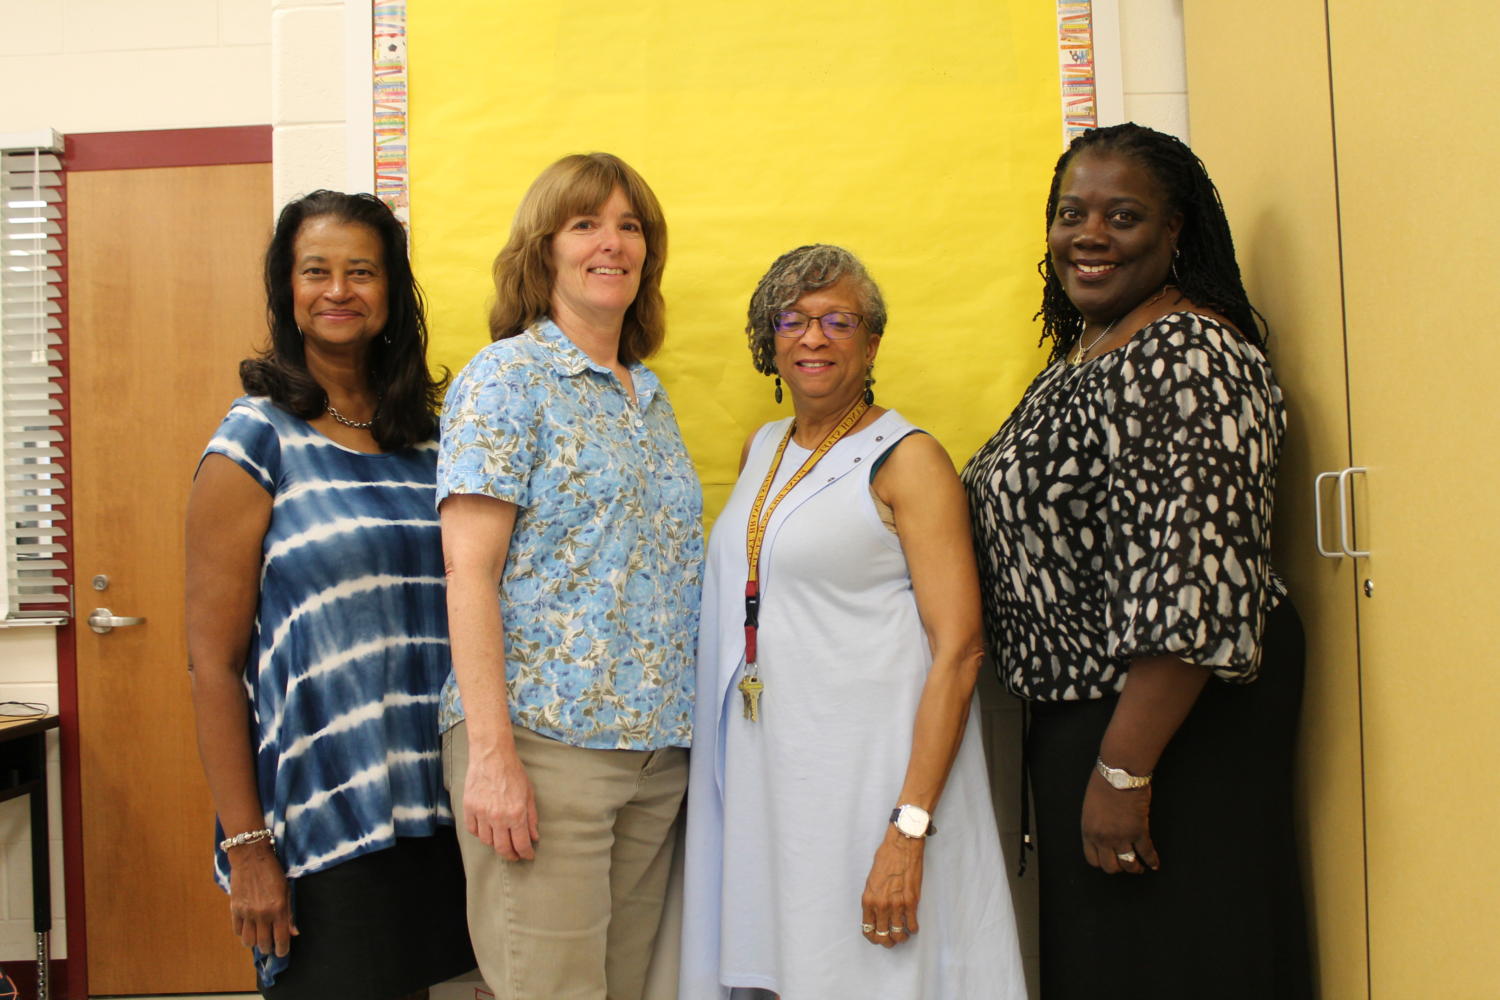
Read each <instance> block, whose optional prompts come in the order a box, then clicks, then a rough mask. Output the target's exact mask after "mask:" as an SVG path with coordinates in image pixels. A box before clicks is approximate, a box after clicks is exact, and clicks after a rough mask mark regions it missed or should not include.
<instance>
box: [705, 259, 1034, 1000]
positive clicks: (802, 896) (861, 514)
mask: <svg viewBox="0 0 1500 1000" xmlns="http://www.w3.org/2000/svg"><path fill="white" fill-rule="evenodd" d="M884 328H885V306H884V303H883V301H882V299H881V296H880V292H879V289H878V288H877V287H876V286H875V284H874V282H873V281H871V280H870V277H869V275H868V274H867V273H866V272H865V269H864V268H863V266H862V265H861V264H860V263H859V261H858V260H857V259H856V258H854V256H853V255H852V254H850V253H849V252H848V251H846V250H842V249H840V248H838V247H830V246H811V247H801V248H799V249H797V250H794V251H792V252H790V253H788V254H785V255H783V256H782V257H781V258H780V259H778V260H777V261H776V263H775V264H773V265H772V267H771V270H770V271H769V272H768V273H767V274H766V276H765V277H764V278H763V279H762V280H761V282H760V285H759V287H758V288H757V289H756V292H755V295H754V297H753V298H752V300H751V305H750V323H749V326H748V327H747V330H748V332H749V334H750V342H751V353H752V355H753V357H754V359H755V364H756V367H757V369H758V370H760V371H762V372H764V373H765V374H768V375H775V376H776V393H777V397H778V399H780V398H781V394H782V384H783V382H784V383H785V385H786V387H787V389H788V390H790V394H791V397H792V404H793V409H794V416H793V417H792V418H790V419H788V420H782V421H778V422H775V423H772V424H768V425H766V426H765V427H762V428H761V429H760V430H759V431H757V432H756V433H755V434H754V435H752V436H751V438H750V440H749V441H748V442H747V443H746V445H745V451H744V454H743V456H742V462H741V474H740V479H739V482H738V484H737V485H736V487H735V490H734V493H733V495H732V496H731V497H730V500H729V502H728V505H727V506H726V507H725V509H724V511H723V513H722V514H721V515H720V517H719V519H718V521H717V523H716V525H715V528H714V532H713V535H712V537H711V539H710V542H709V562H708V569H707V572H706V575H705V579H704V604H703V617H702V625H701V631H700V639H699V653H698V688H697V709H696V713H695V720H694V737H693V750H692V770H691V778H690V791H689V796H688V803H689V805H688V810H689V811H688V853H687V901H686V914H685V919H684V928H685V929H684V936H683V964H682V979H681V992H680V996H681V997H682V1000H715V998H728V997H731V996H733V997H735V998H738V997H741V996H746V997H753V996H765V995H767V994H774V995H777V996H779V997H780V998H781V1000H840V998H850V1000H853V998H868V997H873V996H880V997H885V998H891V1000H919V998H920V1000H966V998H985V1000H990V998H1001V1000H1004V998H1019V997H1023V996H1024V995H1025V987H1024V981H1023V976H1022V971H1021V965H1020V958H1019V954H1018V951H1017V947H1016V933H1015V921H1014V916H1013V913H1012V908H1011V901H1010V893H1009V889H1008V886H1007V884H1006V879H1005V873H1004V870H1003V865H1004V862H1003V859H1002V857H1001V853H1000V847H999V841H998V837H997V834H996V829H995V821H994V812H993V809H992V806H991V801H990V794H989V783H988V780H987V777H986V769H985V762H984V754H983V750H982V747H981V740H980V732H979V725H978V721H977V719H976V720H973V721H972V724H971V720H970V716H971V714H974V713H973V708H974V694H973V692H974V683H975V679H976V677H977V673H978V668H979V663H980V659H981V646H980V612H979V592H978V584H977V578H976V571H975V567H974V558H973V554H972V549H971V547H970V536H969V526H968V512H967V505H966V503H965V500H964V495H963V491H962V488H961V486H960V485H959V481H958V477H957V475H956V474H955V472H954V470H953V465H952V463H951V461H950V460H949V458H948V455H947V453H946V452H945V451H944V450H943V448H942V447H941V445H939V444H938V443H937V442H936V441H935V440H934V439H933V438H932V437H930V436H929V435H927V434H925V433H922V432H921V431H919V430H917V428H915V427H913V426H912V425H911V424H910V423H908V422H907V421H906V420H905V419H903V418H902V417H901V415H900V414H898V413H896V412H895V411H894V410H886V409H883V408H881V407H878V406H874V405H872V404H873V393H872V390H871V387H872V385H873V378H872V375H871V372H872V367H873V363H874V360H875V354H876V351H877V350H878V348H879V345H880V338H881V335H882V333H883V332H884ZM752 567H754V568H753V570H752ZM747 595H751V596H749V597H748V599H747ZM746 626H753V627H748V628H747V627H746ZM940 799H941V802H940Z"/></svg>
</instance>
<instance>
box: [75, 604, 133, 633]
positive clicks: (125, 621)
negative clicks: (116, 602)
mask: <svg viewBox="0 0 1500 1000" xmlns="http://www.w3.org/2000/svg"><path fill="white" fill-rule="evenodd" d="M145 623H146V619H144V618H135V617H132V616H130V615H117V614H115V613H114V612H113V611H111V610H109V609H108V608H95V609H94V613H93V614H91V615H89V628H91V629H93V630H94V631H95V632H98V633H99V634H100V635H104V634H105V633H107V632H111V631H113V630H114V629H116V628H118V627H119V626H121V625H144V624H145Z"/></svg>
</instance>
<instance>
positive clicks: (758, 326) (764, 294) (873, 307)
mask: <svg viewBox="0 0 1500 1000" xmlns="http://www.w3.org/2000/svg"><path fill="white" fill-rule="evenodd" d="M845 278H849V279H850V280H852V281H853V282H854V285H855V287H856V288H857V289H858V292H859V302H860V309H859V311H860V315H862V316H863V317H864V318H865V329H867V330H868V331H869V332H870V335H871V336H873V337H878V336H880V335H881V334H883V333H884V332H885V299H884V298H882V297H881V295H880V286H878V285H876V284H875V279H874V278H871V277H870V272H869V271H866V270H865V266H864V265H863V264H861V263H860V261H859V258H858V257H856V256H854V254H852V253H850V252H849V251H848V250H845V249H844V248H843V247H836V246H830V245H828V244H826V243H815V244H812V245H811V246H805V247H798V248H797V249H795V250H790V251H788V252H786V253H784V254H782V255H781V256H780V257H777V258H776V262H775V263H773V264H772V265H771V268H770V270H768V271H767V272H766V273H765V276H764V277H762V278H761V279H760V284H758V285H756V286H755V294H753V295H751V296H750V313H749V322H747V323H746V324H745V333H747V334H749V337H750V357H751V359H752V360H753V361H754V363H755V370H756V371H758V372H760V373H761V374H762V375H775V374H776V331H775V330H773V329H772V327H771V320H772V319H773V318H774V317H775V315H776V314H777V313H779V312H785V311H786V310H788V309H790V308H792V306H794V305H796V303H797V300H798V299H800V298H802V296H804V295H806V294H807V293H808V292H816V291H818V290H819V289H823V288H827V287H829V286H830V285H836V284H838V283H839V282H840V281H842V280H843V279H845Z"/></svg>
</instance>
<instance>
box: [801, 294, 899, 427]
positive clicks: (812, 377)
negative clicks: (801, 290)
mask: <svg viewBox="0 0 1500 1000" xmlns="http://www.w3.org/2000/svg"><path fill="white" fill-rule="evenodd" d="M792 309H794V310H796V311H797V312H800V313H803V314H805V315H807V316H822V315H823V314H824V313H831V312H852V313H863V312H864V307H863V303H861V302H860V297H859V288H858V286H857V285H856V284H855V283H854V281H853V280H852V279H849V278H842V279H840V280H839V281H837V282H835V283H834V284H832V285H829V286H828V287H827V288H820V289H818V290H817V291H815V292H808V293H807V294H806V295H803V296H802V297H801V298H799V299H798V300H797V301H796V302H795V303H793V304H792ZM879 349H880V338H879V337H872V336H871V335H870V333H869V330H868V328H867V327H866V326H865V324H863V323H862V324H860V327H859V329H858V330H856V331H855V333H854V336H852V337H850V338H849V339H847V340H830V339H829V338H828V337H827V336H826V335H825V334H824V332H823V325H822V324H821V323H808V324H807V329H805V330H803V331H802V333H801V334H800V335H799V336H796V337H780V336H778V337H776V371H777V372H778V373H779V374H780V375H781V378H782V380H783V381H785V382H786V384H787V388H788V389H790V390H791V392H792V402H793V404H795V405H798V406H801V405H803V404H805V403H809V402H820V403H826V404H828V405H829V406H830V407H836V406H852V405H853V404H854V399H855V397H856V396H858V395H859V394H860V392H861V391H862V390H863V389H864V384H865V373H866V372H867V371H869V368H870V365H872V364H874V362H875V353H876V351H878V350H879Z"/></svg>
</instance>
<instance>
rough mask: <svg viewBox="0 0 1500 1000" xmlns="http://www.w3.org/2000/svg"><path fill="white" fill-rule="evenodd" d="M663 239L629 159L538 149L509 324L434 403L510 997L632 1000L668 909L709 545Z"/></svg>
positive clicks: (476, 871) (449, 736)
mask: <svg viewBox="0 0 1500 1000" xmlns="http://www.w3.org/2000/svg"><path fill="white" fill-rule="evenodd" d="M666 249H667V229H666V222H665V220H664V219H663V218H662V213H661V208H660V206H659V205H658V204H657V201H656V196H655V195H654V194H652V192H651V189H650V188H649V187H648V186H647V185H646V182H645V181H644V180H642V179H641V177H640V175H639V174H637V173H636V172H635V171H634V170H632V169H631V168H630V167H629V166H627V165H626V164H625V163H624V162H622V161H621V160H619V159H618V158H616V157H614V156H610V155H608V154H603V153H593V154H588V155H575V156H568V157H565V158H563V159H562V160H559V161H558V162H557V163H555V164H553V165H552V166H550V167H548V168H547V169H546V170H545V171H544V172H543V173H542V175H541V176H540V177H539V178H537V180H536V181H535V183H533V184H532V186H531V189H530V190H529V191H528V192H527V193H526V196H525V198H524V199H523V201H522V203H521V206H520V209H519V210H518V211H517V213H516V220H515V224H514V226H513V228H512V230H511V234H510V239H509V241H508V242H507V243H506V245H505V247H504V249H502V250H501V251H500V254H499V256H498V257H496V259H495V267H494V277H495V289H496V302H495V306H494V309H493V311H492V312H491V315H490V334H491V337H492V338H493V339H494V341H495V343H493V344H491V345H490V346H488V347H486V348H485V349H483V350H482V351H480V352H479V354H478V355H477V356H476V357H475V358H474V360H473V361H471V362H470V363H469V364H468V366H467V367H466V368H464V370H463V372H462V373H460V375H459V376H458V378H457V379H455V380H454V383H453V386H452V388H451V389H450V391H449V393H448V398H447V402H446V404H445V406H444V410H443V418H442V447H441V451H440V454H439V460H438V493H437V496H438V506H439V512H440V516H441V521H442V530H443V550H444V558H445V560H446V563H447V572H448V580H449V583H448V609H449V627H450V632H451V639H452V650H453V670H454V672H453V675H452V676H450V677H449V679H448V683H447V685H446V686H445V688H444V693H443V702H442V718H441V724H442V726H443V729H444V736H443V758H444V763H445V765H446V766H445V776H446V779H447V781H448V786H449V788H450V790H451V791H452V794H453V804H454V809H455V811H456V812H457V814H458V817H459V828H460V831H461V832H460V834H459V841H460V847H461V849H462V852H463V858H464V867H465V870H466V872H467V876H468V883H469V930H470V934H471V937H472V938H473V941H474V951H475V954H476V956H477V957H478V958H479V967H480V971H481V972H482V973H483V974H484V978H485V980H486V982H487V983H488V984H489V986H490V988H491V989H492V990H493V991H494V992H495V995H496V996H497V997H499V998H522V997H526V998H536V997H549V998H551V997H558V998H561V997H575V996H578V997H582V996H605V995H608V996H609V997H611V998H613V1000H634V998H638V997H640V996H641V994H642V992H643V989H644V983H645V979H646V971H647V964H648V962H649V959H650V955H651V952H652V948H653V946H654V942H655V938H656V933H657V928H658V926H659V924H660V922H661V912H662V904H663V899H664V897H665V895H666V884H667V874H668V870H669V869H670V867H671V860H672V846H673V840H674V838H673V836H672V834H673V826H674V823H675V820H676V817H677V813H678V807H679V805H680V803H681V799H682V795H683V791H684V789H685V788H686V784H687V752H686V749H685V748H686V747H687V746H688V743H689V741H690V739H691V735H692V706H693V690H692V685H693V655H694V644H695V638H696V633H697V623H698V600H699V590H700V584H701V573H702V560H703V542H702V534H701V527H700V519H701V514H702V492H701V489H700V487H699V484H698V478H697V475H696V474H695V473H694V471H693V466H692V462H691V460H690V459H689V457H688V453H687V449H686V448H685V447H684V445H683V442H682V436H681V435H680V434H679V432H678V429H677V421H676V418H675V417H674V416H673V413H672V406H671V403H670V402H669V401H668V399H667V395H666V392H665V391H664V390H663V389H662V386H661V383H660V381H659V380H658V379H657V377H656V376H655V375H654V374H653V373H652V372H651V371H650V370H649V369H648V368H646V367H645V365H643V364H642V363H641V362H642V360H643V359H644V358H647V357H649V356H650V355H651V354H652V353H653V352H654V351H655V350H656V349H657V347H659V346H660V345H661V342H662V337H663V333H664V326H665V324H664V310H663V306H662V298H661V276H662V271H663V269H664V267H665V264H666ZM497 592H498V594H499V599H498V600H496V594H497Z"/></svg>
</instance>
